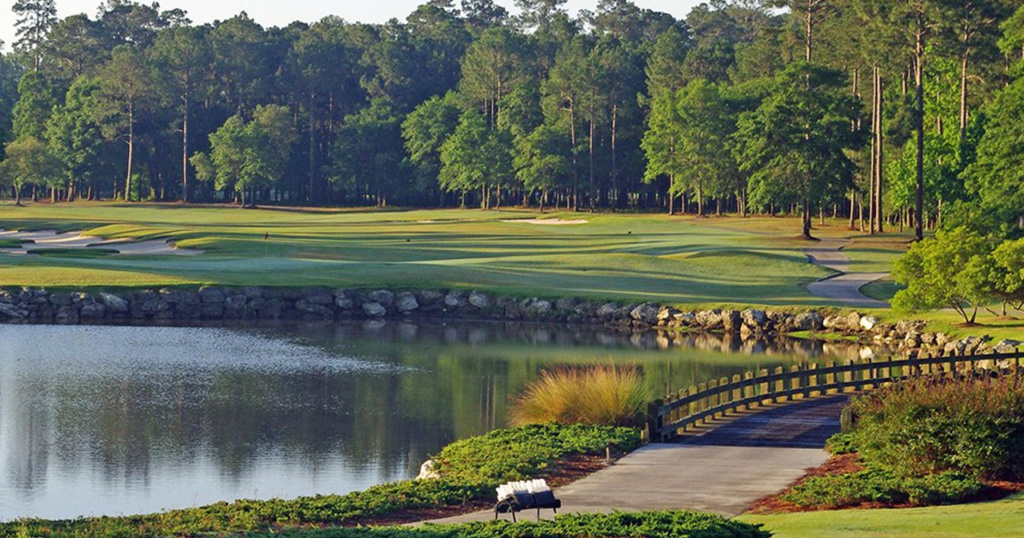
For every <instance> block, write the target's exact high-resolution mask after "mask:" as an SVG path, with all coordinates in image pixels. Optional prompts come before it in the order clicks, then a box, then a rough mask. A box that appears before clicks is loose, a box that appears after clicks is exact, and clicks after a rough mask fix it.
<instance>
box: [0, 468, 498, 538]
mask: <svg viewBox="0 0 1024 538" xmlns="http://www.w3.org/2000/svg"><path fill="white" fill-rule="evenodd" d="M490 492H491V488H490V485H489V484H488V485H486V486H484V485H480V484H477V485H466V484H455V483H453V482H451V481H449V480H422V481H414V480H405V481H401V482H394V483H390V484H382V485H379V486H374V487H371V488H369V489H367V490H365V491H358V492H353V493H349V494H347V495H317V496H314V497H300V498H298V499H293V500H282V499H271V500H267V501H257V500H251V499H243V500H239V501H235V502H232V503H226V502H220V503H215V504H211V505H207V506H201V507H198V508H187V509H182V510H170V511H167V512H162V513H159V514H148V515H141V516H125V517H97V518H83V519H77V520H67V521H46V520H26V521H21V522H12V523H6V524H0V536H18V535H19V534H25V533H27V534H28V535H30V536H104V537H106V536H167V535H175V536H178V535H193V534H197V533H209V532H239V531H254V530H263V529H270V528H273V527H277V526H282V525H283V526H290V525H308V524H316V525H337V524H342V523H348V522H352V521H357V520H359V519H365V518H373V517H380V516H383V515H387V514H389V513H393V512H395V511H398V510H411V509H417V508H431V507H436V506H459V505H462V504H466V503H468V502H470V501H472V500H473V499H476V498H480V497H482V496H484V495H490Z"/></svg>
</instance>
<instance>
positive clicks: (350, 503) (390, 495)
mask: <svg viewBox="0 0 1024 538" xmlns="http://www.w3.org/2000/svg"><path fill="white" fill-rule="evenodd" d="M639 445H640V434H639V432H638V431H637V430H635V429H632V428H625V427H609V426H586V425H558V424H542V425H529V426H523V427H519V428H512V429H499V430H495V431H492V432H490V433H488V434H485V435H481V436H477V437H471V438H468V439H463V440H460V441H455V442H454V443H451V444H449V445H448V446H446V447H445V448H443V449H442V450H441V451H440V452H439V453H438V454H437V455H436V456H435V457H434V458H433V460H432V461H433V473H432V476H431V477H430V478H424V479H417V480H404V481H399V482H392V483H387V484H382V485H379V486H373V487H371V488H369V489H367V490H364V491H358V492H353V493H349V494H346V495H317V496H313V497H299V498H297V499H292V500H282V499H270V500H262V501H261V500H250V499H245V500H238V501H234V502H219V503H215V504H211V505H207V506H201V507H196V508H184V509H175V510H168V511H166V512H161V513H155V514H144V515H130V516H118V517H108V516H100V517H86V518H80V519H73V520H43V519H31V518H27V519H20V520H16V521H9V522H5V523H0V536H2V537H8V536H9V537H14V536H23V535H28V536H104V537H106V536H133V537H140V536H167V535H173V536H194V535H197V534H211V533H221V534H237V533H240V532H241V533H253V532H275V533H276V532H278V531H286V530H292V531H299V530H309V529H317V528H323V527H336V526H348V527H351V526H358V525H372V524H388V525H390V524H396V523H407V522H415V521H419V520H422V519H429V518H434V517H441V516H448V515H455V514H459V513H464V512H468V511H475V510H479V509H485V508H487V507H488V506H493V496H494V488H495V487H496V486H497V485H499V484H501V483H504V482H507V481H510V480H526V479H531V478H547V479H549V480H551V483H552V484H553V485H563V484H565V483H568V482H571V481H573V480H575V479H577V478H581V477H582V476H583V475H584V474H589V472H592V471H594V470H596V469H598V468H600V467H602V466H603V462H604V458H605V456H606V455H607V454H613V455H615V456H616V457H618V456H620V455H622V454H624V453H628V452H630V451H632V450H634V449H635V448H637V447H638V446H639ZM598 462H602V463H598ZM707 517H712V518H714V517H717V516H707ZM718 519H719V520H721V522H719V523H716V524H719V525H726V526H728V524H726V523H724V522H725V520H724V519H722V518H718ZM740 527H743V528H746V527H748V526H746V525H740ZM751 528H753V527H751ZM497 535H498V534H496V536H497ZM750 536H759V535H758V534H750Z"/></svg>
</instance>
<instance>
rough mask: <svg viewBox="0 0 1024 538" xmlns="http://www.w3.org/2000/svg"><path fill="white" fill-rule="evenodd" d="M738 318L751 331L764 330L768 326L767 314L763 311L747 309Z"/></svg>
mask: <svg viewBox="0 0 1024 538" xmlns="http://www.w3.org/2000/svg"><path fill="white" fill-rule="evenodd" d="M740 317H741V318H743V324H744V325H746V326H747V327H750V328H751V329H761V330H764V329H765V328H766V327H767V325H768V314H766V313H765V311H764V310H756V309H753V308H748V309H746V310H744V311H743V312H740Z"/></svg>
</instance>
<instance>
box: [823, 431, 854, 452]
mask: <svg viewBox="0 0 1024 538" xmlns="http://www.w3.org/2000/svg"><path fill="white" fill-rule="evenodd" d="M825 450H826V451H827V452H828V453H829V454H832V455H833V456H839V455H842V454H853V453H854V452H857V444H856V443H855V442H854V440H853V434H852V433H837V434H835V435H833V436H832V437H829V438H828V440H827V441H825Z"/></svg>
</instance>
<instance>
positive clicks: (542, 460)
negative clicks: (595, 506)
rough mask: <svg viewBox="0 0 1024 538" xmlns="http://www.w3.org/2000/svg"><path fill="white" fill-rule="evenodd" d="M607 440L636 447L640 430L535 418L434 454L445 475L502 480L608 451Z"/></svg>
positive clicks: (610, 443) (467, 479) (471, 480)
mask: <svg viewBox="0 0 1024 538" xmlns="http://www.w3.org/2000/svg"><path fill="white" fill-rule="evenodd" d="M609 446H611V447H613V448H615V449H619V450H622V451H625V452H629V451H632V450H634V449H635V448H637V447H638V446H640V435H639V433H638V432H637V431H636V430H634V429H632V428H613V427H608V426H586V425H581V424H572V425H561V424H531V425H529V426H522V427H519V428H511V429H505V430H495V431H492V432H491V433H488V434H486V435H482V436H479V437H471V438H469V439H464V440H462V441H456V442H454V443H452V444H450V445H448V446H446V447H444V449H442V450H441V453H440V454H438V455H437V457H435V458H434V460H435V461H436V462H437V470H438V472H440V473H441V475H442V476H444V477H445V478H449V479H451V480H456V481H459V482H469V483H475V482H489V483H495V484H500V483H503V482H508V481H510V480H523V479H525V478H529V477H533V476H537V475H538V474H540V473H542V472H543V471H544V470H545V469H546V468H547V467H548V466H549V465H550V464H551V463H552V462H554V461H556V460H558V459H559V458H562V457H564V456H567V455H570V454H604V451H605V448H607V447H609Z"/></svg>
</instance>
